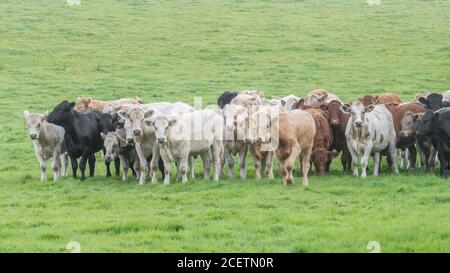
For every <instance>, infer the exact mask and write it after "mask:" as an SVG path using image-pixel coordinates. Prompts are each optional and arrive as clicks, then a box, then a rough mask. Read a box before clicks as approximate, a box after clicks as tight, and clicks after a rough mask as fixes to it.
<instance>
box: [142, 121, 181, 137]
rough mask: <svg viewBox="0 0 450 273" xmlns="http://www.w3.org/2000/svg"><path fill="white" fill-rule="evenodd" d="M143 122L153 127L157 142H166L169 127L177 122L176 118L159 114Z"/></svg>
mask: <svg viewBox="0 0 450 273" xmlns="http://www.w3.org/2000/svg"><path fill="white" fill-rule="evenodd" d="M145 122H146V123H147V125H150V126H151V127H153V130H154V131H155V137H156V141H158V143H160V144H163V143H166V142H167V135H168V134H169V129H170V127H172V126H173V125H175V124H176V123H177V120H176V119H170V118H168V117H164V116H159V117H157V118H155V119H154V120H149V119H147V120H146V121H145Z"/></svg>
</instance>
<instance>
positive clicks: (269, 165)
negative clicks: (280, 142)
mask: <svg viewBox="0 0 450 273" xmlns="http://www.w3.org/2000/svg"><path fill="white" fill-rule="evenodd" d="M266 160H267V161H266V162H267V163H266V165H267V177H268V178H269V179H270V180H273V179H274V178H275V176H274V175H273V152H267V159H266Z"/></svg>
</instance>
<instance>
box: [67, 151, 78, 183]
mask: <svg viewBox="0 0 450 273" xmlns="http://www.w3.org/2000/svg"><path fill="white" fill-rule="evenodd" d="M69 157H70V163H71V165H72V177H73V178H74V179H77V170H78V161H77V159H76V158H75V156H73V155H69Z"/></svg>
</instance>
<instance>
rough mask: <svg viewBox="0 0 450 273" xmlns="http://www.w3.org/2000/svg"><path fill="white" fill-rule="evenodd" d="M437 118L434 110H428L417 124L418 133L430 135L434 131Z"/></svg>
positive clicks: (419, 134)
mask: <svg viewBox="0 0 450 273" xmlns="http://www.w3.org/2000/svg"><path fill="white" fill-rule="evenodd" d="M435 120H436V115H435V114H434V113H433V111H427V112H426V113H425V114H424V115H423V117H422V118H421V119H420V120H419V125H418V126H417V132H416V135H418V136H428V135H431V134H432V133H433V131H434V128H433V126H434V121H435Z"/></svg>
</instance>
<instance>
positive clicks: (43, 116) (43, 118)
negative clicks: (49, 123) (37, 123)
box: [41, 111, 48, 120]
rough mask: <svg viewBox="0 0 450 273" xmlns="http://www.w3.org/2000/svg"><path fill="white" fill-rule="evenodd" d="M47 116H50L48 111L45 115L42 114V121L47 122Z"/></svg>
mask: <svg viewBox="0 0 450 273" xmlns="http://www.w3.org/2000/svg"><path fill="white" fill-rule="evenodd" d="M47 116H48V111H46V112H45V113H44V114H42V116H41V119H42V120H45V119H47Z"/></svg>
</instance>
